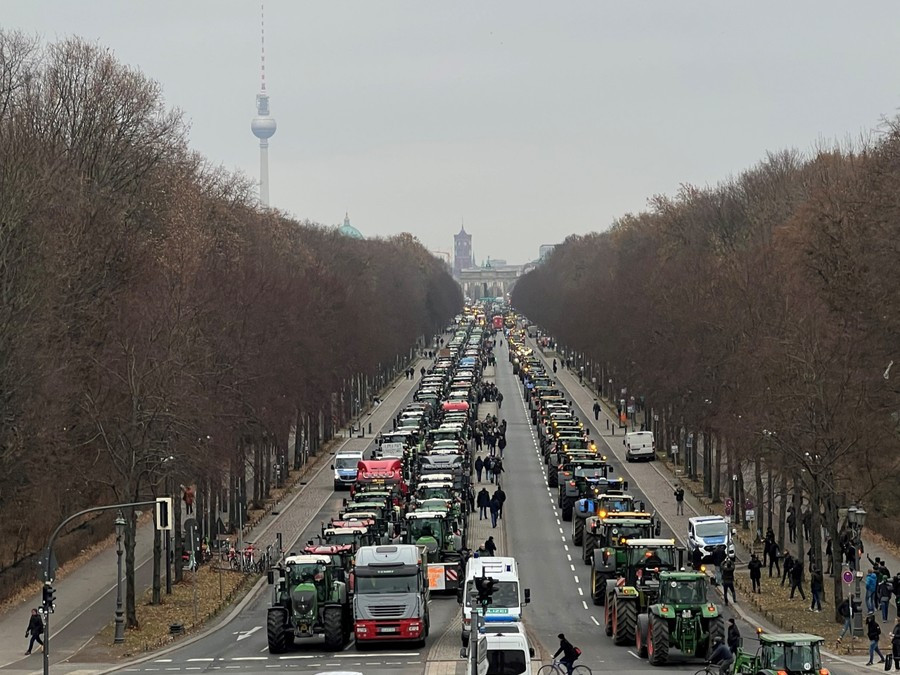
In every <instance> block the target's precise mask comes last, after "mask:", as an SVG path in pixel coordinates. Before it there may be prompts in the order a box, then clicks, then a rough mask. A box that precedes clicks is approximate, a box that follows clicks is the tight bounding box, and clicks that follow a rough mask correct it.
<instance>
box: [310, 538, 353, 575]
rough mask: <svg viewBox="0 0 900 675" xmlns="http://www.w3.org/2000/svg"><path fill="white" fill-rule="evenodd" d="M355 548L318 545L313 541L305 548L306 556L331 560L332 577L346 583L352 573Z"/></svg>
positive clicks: (350, 546)
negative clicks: (325, 557) (348, 575)
mask: <svg viewBox="0 0 900 675" xmlns="http://www.w3.org/2000/svg"><path fill="white" fill-rule="evenodd" d="M354 550H355V547H354V546H353V545H352V544H316V543H315V542H313V541H312V540H309V541H308V542H307V543H306V546H304V547H303V553H304V555H313V556H319V557H324V556H328V557H330V558H331V568H332V576H333V577H334V578H335V579H337V580H338V581H344V580H345V579H346V577H347V574H348V573H349V572H350V568H351V566H352V560H353V552H354Z"/></svg>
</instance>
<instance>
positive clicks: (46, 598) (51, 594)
mask: <svg viewBox="0 0 900 675" xmlns="http://www.w3.org/2000/svg"><path fill="white" fill-rule="evenodd" d="M41 604H42V606H43V608H44V611H45V612H54V611H55V610H56V589H55V588H53V586H51V585H50V584H44V588H43V602H42V603H41Z"/></svg>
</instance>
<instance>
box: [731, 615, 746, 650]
mask: <svg viewBox="0 0 900 675" xmlns="http://www.w3.org/2000/svg"><path fill="white" fill-rule="evenodd" d="M727 642H728V648H729V649H730V650H731V653H732V654H735V655H737V650H738V649H740V647H741V644H742V642H743V640H742V639H741V631H739V630H738V627H737V624H736V623H735V622H734V619H728V640H727Z"/></svg>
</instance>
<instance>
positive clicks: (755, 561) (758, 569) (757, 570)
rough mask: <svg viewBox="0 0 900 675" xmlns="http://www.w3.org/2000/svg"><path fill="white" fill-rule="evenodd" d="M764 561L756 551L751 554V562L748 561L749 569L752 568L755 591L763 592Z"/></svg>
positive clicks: (751, 573) (751, 577)
mask: <svg viewBox="0 0 900 675" xmlns="http://www.w3.org/2000/svg"><path fill="white" fill-rule="evenodd" d="M762 566H763V565H762V562H761V561H760V559H759V558H758V557H757V556H756V554H755V553H751V554H750V562H749V563H747V569H749V570H750V583H751V584H752V585H753V592H754V593H762V587H761V584H760V582H761V581H762Z"/></svg>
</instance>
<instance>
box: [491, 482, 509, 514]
mask: <svg viewBox="0 0 900 675" xmlns="http://www.w3.org/2000/svg"><path fill="white" fill-rule="evenodd" d="M491 497H492V498H493V497H496V498H497V501H498V502H500V511H499V513H498V514H497V517H498V518H500V519H501V520H502V519H503V505H504V504H505V503H506V493H505V492H504V491H503V488H501V487H500V485H499V484H498V485H497V489H496V490H494V494H493V495H491Z"/></svg>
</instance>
